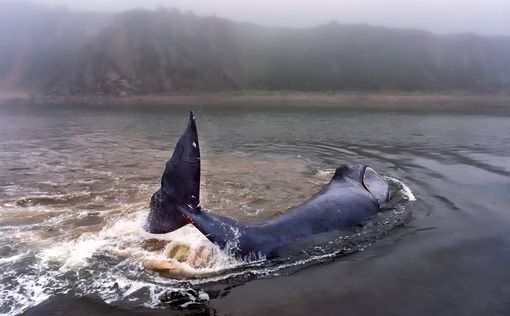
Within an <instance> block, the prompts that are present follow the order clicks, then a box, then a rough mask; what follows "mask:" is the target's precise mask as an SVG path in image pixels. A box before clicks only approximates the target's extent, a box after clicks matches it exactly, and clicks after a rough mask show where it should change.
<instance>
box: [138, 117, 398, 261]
mask: <svg viewBox="0 0 510 316" xmlns="http://www.w3.org/2000/svg"><path fill="white" fill-rule="evenodd" d="M199 191H200V149H199V145H198V135H197V130H196V122H195V118H194V116H193V113H191V115H190V120H189V124H188V127H187V128H186V130H185V132H184V134H183V135H182V136H181V138H180V139H179V141H178V142H177V145H176V147H175V150H174V153H173V155H172V157H171V159H170V160H169V161H168V162H167V164H166V168H165V172H164V173H163V176H162V179H161V188H160V189H159V190H158V191H157V192H155V193H154V194H153V196H152V198H151V204H150V213H149V216H148V220H147V229H148V231H149V232H151V233H156V234H160V233H168V232H171V231H173V230H176V229H178V228H180V227H182V226H184V225H186V224H189V223H192V224H193V225H194V226H195V227H196V228H197V229H198V230H200V231H201V232H202V233H203V234H204V235H205V236H206V237H207V238H208V239H209V240H210V241H212V242H213V243H215V244H217V245H219V246H220V247H222V248H225V247H228V246H229V251H231V252H232V253H233V254H234V255H235V256H238V257H245V256H252V255H256V256H257V255H262V256H265V257H275V256H278V255H279V253H280V251H281V250H282V249H283V248H285V247H288V246H289V245H292V244H293V243H299V242H303V241H306V240H307V239H309V238H311V237H312V236H317V235H320V234H323V233H328V232H335V231H344V230H347V229H351V228H353V227H356V226H360V225H362V224H363V222H364V221H366V220H367V219H368V218H370V217H371V216H373V215H375V214H377V213H378V212H379V211H380V209H381V206H382V205H383V204H384V203H385V202H386V201H387V200H388V198H389V193H388V192H389V187H388V184H387V183H386V181H384V180H383V179H382V178H381V177H380V176H379V175H378V174H377V173H376V172H375V171H374V170H373V169H371V168H370V167H366V166H361V165H356V166H342V167H340V168H338V169H337V170H336V172H335V174H334V176H333V178H332V179H331V181H330V182H329V183H328V184H327V185H326V186H325V187H324V188H323V189H322V190H320V191H319V192H318V193H316V194H315V195H314V196H312V197H311V198H310V199H309V200H307V201H306V202H304V203H303V204H301V205H299V206H296V207H294V208H291V209H289V210H288V211H287V212H285V214H284V215H281V216H278V217H276V218H273V219H271V220H269V221H266V222H264V223H261V224H258V225H247V224H243V223H241V222H239V221H237V220H235V219H232V218H229V217H226V216H220V215H215V214H212V213H209V212H206V211H204V210H203V209H202V207H201V206H200V198H199V193H200V192H199Z"/></svg>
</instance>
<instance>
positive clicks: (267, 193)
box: [0, 104, 510, 315]
mask: <svg viewBox="0 0 510 316" xmlns="http://www.w3.org/2000/svg"><path fill="white" fill-rule="evenodd" d="M187 110H189V109H187V108H164V107H151V106H146V107H101V108H100V107H93V106H83V105H82V106H70V105H68V106H55V105H53V106H45V105H39V106H28V105H27V106H25V105H20V104H18V105H16V106H12V105H11V106H8V105H2V106H0V174H1V178H0V313H6V314H17V313H21V312H24V311H25V312H26V313H27V314H48V313H57V312H60V313H68V312H69V311H73V313H75V314H76V313H77V314H83V315H85V314H90V313H93V314H112V313H113V314H116V313H118V314H126V313H128V314H129V313H148V314H162V315H163V314H164V315H167V314H168V313H169V312H175V313H178V314H179V313H184V314H187V313H192V312H200V313H206V314H207V313H209V314H215V313H216V314H259V315H267V314H289V315H290V314H292V315H308V314H312V313H315V314H321V315H322V314H330V315H339V314H346V315H366V314H376V315H380V314H391V315H409V314H417V315H430V314H440V315H453V314H458V315H460V314H462V315H482V314H483V315H498V314H499V315H507V314H510V269H508V267H509V266H510V247H509V246H510V237H509V236H510V235H509V231H510V229H509V227H510V226H509V224H510V223H509V222H510V216H509V213H508V209H509V208H508V205H510V195H509V194H508V192H510V160H509V159H508V156H509V154H510V119H509V116H493V115H487V113H480V114H474V113H470V114H466V113H452V112H441V113H439V112H435V113H434V112H411V111H407V112H406V111H400V112H395V111H389V112H388V111H373V110H372V111H368V110H367V111H353V110H349V111H347V110H340V109H317V108H315V109H306V108H299V109H296V108H289V107H272V108H268V107H266V108H255V109H247V108H243V109H234V108H214V109H213V108H209V107H199V106H197V107H195V109H194V110H195V113H196V116H197V119H198V128H199V137H200V141H201V148H202V162H203V179H202V204H203V205H204V206H205V207H206V208H207V209H210V210H212V211H214V212H216V213H219V214H223V215H229V216H232V217H235V218H237V219H239V220H242V221H245V222H249V223H257V222H260V221H263V220H266V219H269V218H272V217H274V216H276V215H278V214H281V213H282V212H284V211H285V209H287V208H288V207H290V206H292V205H295V204H297V203H300V202H302V201H304V200H305V199H307V198H308V197H310V196H311V195H312V194H313V193H314V192H315V191H317V190H318V189H319V188H320V187H321V186H323V185H324V184H325V183H326V182H327V181H328V180H329V178H330V177H331V175H332V172H333V170H334V168H336V167H338V166H340V165H341V164H344V163H345V164H351V163H360V164H367V165H370V166H372V167H373V168H374V169H375V170H377V171H379V172H381V173H383V174H384V175H386V176H388V177H392V178H389V180H390V181H391V183H392V190H393V191H394V196H395V197H396V198H395V199H394V201H392V202H393V205H392V208H391V209H390V210H388V211H386V212H384V213H381V214H380V215H379V216H378V217H376V218H374V219H372V220H371V221H370V222H369V223H367V226H366V227H364V228H363V229H360V230H359V231H357V232H355V233H352V234H349V235H345V236H340V237H339V238H336V239H334V240H333V241H332V242H330V243H327V244H323V245H321V246H320V247H309V248H305V249H302V251H300V249H298V250H296V252H295V253H292V254H289V255H288V256H287V257H284V258H281V259H280V260H278V261H272V262H266V261H255V262H250V263H247V262H239V261H236V260H234V259H232V258H229V257H228V256H227V255H225V254H223V255H222V254H217V256H216V261H215V262H213V263H211V264H210V265H209V266H207V267H205V268H203V269H198V270H193V269H192V272H197V271H198V272H200V273H201V274H200V273H199V274H198V275H197V276H196V277H194V278H185V279H176V278H174V277H168V276H164V275H160V274H158V273H155V272H153V271H148V270H147V269H144V268H143V264H142V263H143V260H145V259H146V258H156V259H158V254H157V253H155V252H154V251H152V250H151V249H149V248H150V247H146V244H145V243H146V242H147V240H151V239H153V238H154V236H151V235H150V234H147V233H146V232H145V231H144V230H143V228H142V225H143V221H144V219H145V216H146V214H147V211H148V202H149V199H150V196H151V194H152V193H153V192H154V191H155V190H157V188H158V182H159V177H160V175H161V172H162V169H163V166H164V163H165V162H166V160H167V159H168V157H169V155H170V151H171V150H172V149H173V145H174V144H175V142H176V140H177V138H178V137H179V135H180V133H181V131H182V130H183V128H184V126H185V125H186V118H187ZM406 186H407V187H408V188H409V189H410V190H411V191H412V193H411V192H410V191H408V190H407V188H406ZM413 195H414V196H415V197H416V201H414V202H407V200H408V199H409V198H411V197H412V196H413ZM163 239H164V238H163ZM189 288H194V289H196V291H197V292H196V293H195V294H194V295H195V297H194V303H193V304H192V305H189V306H187V307H186V308H182V307H178V306H173V305H172V306H171V304H169V303H168V302H167V301H168V299H167V300H165V297H167V298H168V295H170V294H169V293H172V292H175V291H177V290H179V289H183V290H186V289H189ZM165 293H166V294H165ZM165 295H167V296H165ZM174 305H175V304H174Z"/></svg>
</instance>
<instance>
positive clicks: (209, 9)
mask: <svg viewBox="0 0 510 316" xmlns="http://www.w3.org/2000/svg"><path fill="white" fill-rule="evenodd" d="M32 2H35V3H39V4H43V5H47V6H61V5H63V6H66V7H69V8H74V9H87V10H95V11H97V10H99V11H121V10H127V9H133V8H140V7H143V8H149V9H151V8H157V7H158V6H165V7H169V8H178V9H180V10H183V11H188V10H190V11H193V12H194V13H196V14H198V15H204V16H208V15H212V14H214V15H216V16H219V17H224V18H228V19H232V20H236V21H241V22H253V23H257V24H262V25H268V26H288V27H310V26H316V25H320V24H324V23H328V22H331V21H337V22H339V23H355V24H372V25H382V26H389V27H398V28H417V29H424V30H429V31H433V32H437V33H463V32H474V33H480V34H488V35H510V0H313V1H311V0H309V1H302V0H251V1H246V0H32Z"/></svg>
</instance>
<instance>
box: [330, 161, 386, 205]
mask: <svg viewBox="0 0 510 316" xmlns="http://www.w3.org/2000/svg"><path fill="white" fill-rule="evenodd" d="M340 178H350V179H351V180H354V181H356V182H358V183H359V184H361V185H362V186H363V188H365V190H367V191H368V192H369V193H370V194H371V195H372V196H373V197H374V198H375V199H376V200H377V202H378V203H379V206H382V205H384V203H386V202H387V201H388V200H389V198H390V186H389V185H388V182H386V180H384V178H383V177H382V176H381V175H379V174H378V173H377V172H376V171H375V170H374V169H372V168H370V167H367V166H363V165H354V166H342V167H340V168H338V169H337V170H336V172H335V176H334V177H333V179H340Z"/></svg>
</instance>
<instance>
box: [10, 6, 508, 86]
mask: <svg viewBox="0 0 510 316" xmlns="http://www.w3.org/2000/svg"><path fill="white" fill-rule="evenodd" d="M0 38H1V41H0V88H1V87H3V88H4V89H8V88H23V89H27V90H29V91H32V92H34V93H42V94H54V95H75V94H80V95H126V94H147V93H172V92H190V91H225V90H241V89H260V90H301V91H342V90H349V91H352V90H355V91H387V90H391V91H434V92H436V91H453V90H460V91H467V92H473V93H499V92H509V91H510V37H487V36H479V35H475V34H455V35H436V34H433V33H429V32H425V31H419V30H399V29H390V28H384V27H375V26H367V25H343V24H338V23H334V22H332V23H329V24H325V25H321V26H318V27H314V28H308V29H292V28H274V27H263V26H257V25H253V24H248V23H239V22H234V21H230V20H226V19H221V18H217V17H199V16H196V15H193V14H191V13H183V12H180V11H177V10H169V9H163V8H161V9H159V10H155V11H149V10H131V11H126V12H122V13H95V12H77V11H71V10H68V9H64V8H59V9H47V8H43V7H38V6H33V5H29V4H20V3H16V2H3V3H0Z"/></svg>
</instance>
